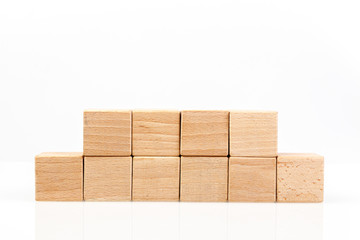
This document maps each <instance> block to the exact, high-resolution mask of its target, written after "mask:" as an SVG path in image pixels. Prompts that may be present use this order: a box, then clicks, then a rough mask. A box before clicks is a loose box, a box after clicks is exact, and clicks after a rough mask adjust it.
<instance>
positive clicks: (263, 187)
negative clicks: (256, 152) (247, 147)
mask: <svg viewBox="0 0 360 240" xmlns="http://www.w3.org/2000/svg"><path fill="white" fill-rule="evenodd" d="M229 201H231V202H275V201H276V158H255V157H230V158H229Z"/></svg>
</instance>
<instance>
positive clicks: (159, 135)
mask: <svg viewBox="0 0 360 240" xmlns="http://www.w3.org/2000/svg"><path fill="white" fill-rule="evenodd" d="M133 155H134V156H174V157H178V156H179V155H180V112H179V111H134V112H133Z"/></svg>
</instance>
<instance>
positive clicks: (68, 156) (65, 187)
mask: <svg viewBox="0 0 360 240" xmlns="http://www.w3.org/2000/svg"><path fill="white" fill-rule="evenodd" d="M35 185H36V190H35V195H36V196H35V199H36V201H82V200H83V154H82V153H41V154H39V155H37V156H36V157H35Z"/></svg>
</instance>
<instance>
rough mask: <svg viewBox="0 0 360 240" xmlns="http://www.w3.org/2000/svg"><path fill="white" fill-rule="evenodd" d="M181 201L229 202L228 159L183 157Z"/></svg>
mask: <svg viewBox="0 0 360 240" xmlns="http://www.w3.org/2000/svg"><path fill="white" fill-rule="evenodd" d="M180 172H181V178H180V179H181V185H180V200H181V201H191V202H221V201H226V200H227V173H228V158H227V157H181V170H180Z"/></svg>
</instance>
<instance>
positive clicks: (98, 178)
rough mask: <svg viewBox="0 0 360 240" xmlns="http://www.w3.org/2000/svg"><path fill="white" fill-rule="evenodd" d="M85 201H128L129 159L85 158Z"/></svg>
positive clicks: (130, 167) (129, 190) (129, 182)
mask: <svg viewBox="0 0 360 240" xmlns="http://www.w3.org/2000/svg"><path fill="white" fill-rule="evenodd" d="M84 168H85V171H84V199H85V201H130V200H131V171H132V158H131V157H85V160H84Z"/></svg>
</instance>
